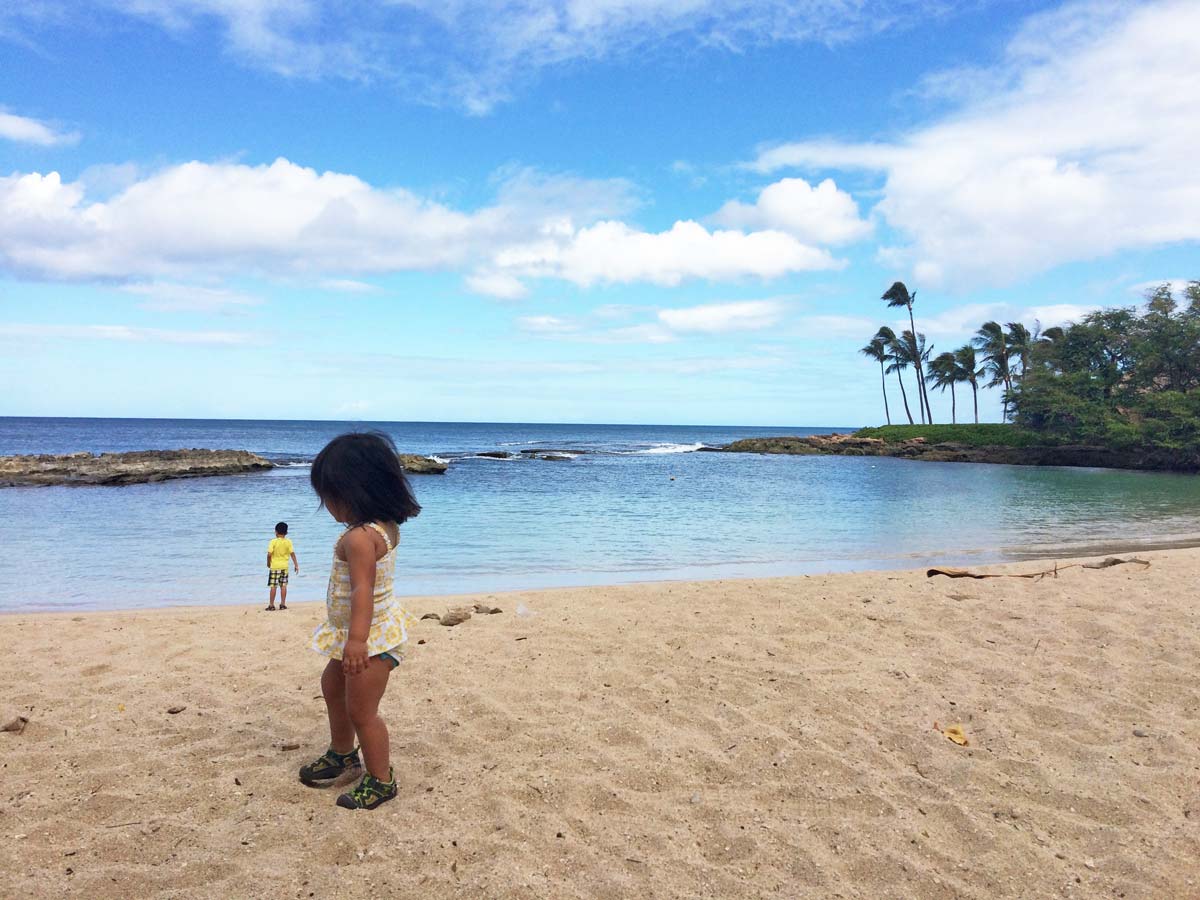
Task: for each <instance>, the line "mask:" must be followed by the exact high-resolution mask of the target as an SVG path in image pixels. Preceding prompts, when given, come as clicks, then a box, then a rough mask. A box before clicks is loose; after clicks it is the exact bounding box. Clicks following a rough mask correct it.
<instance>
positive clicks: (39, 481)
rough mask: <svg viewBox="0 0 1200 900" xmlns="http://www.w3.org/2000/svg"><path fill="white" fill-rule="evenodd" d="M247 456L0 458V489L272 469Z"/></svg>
mask: <svg viewBox="0 0 1200 900" xmlns="http://www.w3.org/2000/svg"><path fill="white" fill-rule="evenodd" d="M274 466H275V464H274V463H272V462H271V461H270V460H268V459H263V458H262V457H261V456H257V455H255V454H253V453H250V452H249V451H246V450H139V451H136V452H133V453H102V454H100V455H99V456H94V455H92V454H91V453H87V452H82V453H68V454H65V455H62V456H50V455H38V456H0V486H13V485H24V484H36V485H49V484H67V485H85V484H113V485H116V484H139V483H144V482H148V481H166V480H167V479H170V478H199V477H202V476H205V475H236V474H240V473H242V472H255V471H261V470H263V469H271V468H274Z"/></svg>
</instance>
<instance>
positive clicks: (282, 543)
mask: <svg viewBox="0 0 1200 900" xmlns="http://www.w3.org/2000/svg"><path fill="white" fill-rule="evenodd" d="M267 552H268V553H270V554H271V568H272V569H284V570H285V571H286V570H287V567H288V559H289V558H290V557H291V555H292V542H291V541H289V540H288V539H287V538H281V537H277V538H273V539H272V540H271V543H270V544H268V545H267Z"/></svg>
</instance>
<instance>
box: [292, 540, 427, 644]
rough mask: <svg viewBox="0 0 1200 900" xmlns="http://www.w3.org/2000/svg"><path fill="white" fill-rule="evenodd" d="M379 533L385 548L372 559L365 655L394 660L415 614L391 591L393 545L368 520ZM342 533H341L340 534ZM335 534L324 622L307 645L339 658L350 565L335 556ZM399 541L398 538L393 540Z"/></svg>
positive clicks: (346, 629) (345, 629)
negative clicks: (371, 608) (372, 586)
mask: <svg viewBox="0 0 1200 900" xmlns="http://www.w3.org/2000/svg"><path fill="white" fill-rule="evenodd" d="M367 527H369V528H374V529H375V530H376V531H378V532H379V534H380V535H382V536H383V540H384V542H385V543H386V544H387V548H388V552H387V553H386V554H385V555H384V556H382V557H381V558H380V559H378V560H376V562H375V591H374V600H375V611H374V613H373V614H372V616H371V632H370V634H369V635H368V636H367V655H368V656H378V655H379V654H381V653H388V654H390V655H391V656H393V657H394V658H395V659H396V661H397V662H399V661H400V658H401V656H402V655H403V652H404V642H405V641H407V640H408V629H409V628H410V627H411V626H412V625H413V624H414V623H415V622H416V617H415V616H413V614H412V613H410V612H409V611H408V610H407V609H405V608H404V607H403V606H402V605H401V604H400V602H399V601H398V600H397V599H396V596H395V594H394V593H393V592H392V583H393V581H394V579H395V574H396V549H397V548H396V547H393V546H392V540H391V538H389V537H388V533H387V529H386V528H384V527H383V526H382V525H380V524H379V523H378V522H369V523H368V524H367ZM343 536H344V535H343ZM341 541H342V539H341V538H338V541H337V544H334V545H333V570H332V571H331V572H330V573H329V587H328V589H327V590H326V591H325V622H324V623H323V624H322V625H321V626H320V627H319V628H317V630H316V631H314V632H313V636H312V642H311V643H310V644H309V646H310V647H311V649H313V650H315V651H316V652H317V653H320V654H321V655H322V656H329V657H332V658H333V659H341V658H342V648H343V647H344V646H345V644H346V637H347V635H348V634H349V631H350V565H349V563H347V562H346V561H345V560H344V559H338V555H337V546H338V544H340V543H341ZM396 543H397V545H399V541H397V542H396Z"/></svg>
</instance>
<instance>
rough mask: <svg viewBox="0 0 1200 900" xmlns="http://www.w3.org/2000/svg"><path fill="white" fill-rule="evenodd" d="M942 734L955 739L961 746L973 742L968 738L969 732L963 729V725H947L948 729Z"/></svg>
mask: <svg viewBox="0 0 1200 900" xmlns="http://www.w3.org/2000/svg"><path fill="white" fill-rule="evenodd" d="M942 734H944V735H945V736H946V737H948V738H949V739H950V740H952V741H954V743H956V744H958V745H959V746H960V747H966V746H967V745H968V744H970V743H971V742H970V741H968V740H967V733H966V732H965V731H963V727H962V726H961V725H947V726H946V730H945V731H943V732H942Z"/></svg>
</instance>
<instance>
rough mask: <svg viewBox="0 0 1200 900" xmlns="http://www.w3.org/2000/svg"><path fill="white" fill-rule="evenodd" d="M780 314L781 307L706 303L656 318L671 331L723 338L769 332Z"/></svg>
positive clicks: (769, 303) (768, 303)
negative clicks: (732, 335) (728, 333)
mask: <svg viewBox="0 0 1200 900" xmlns="http://www.w3.org/2000/svg"><path fill="white" fill-rule="evenodd" d="M783 313H784V307H783V305H782V304H781V303H777V302H775V301H772V300H745V301H742V302H739V303H709V304H705V305H703V306H691V307H688V308H686V309H664V310H661V311H660V312H659V314H658V318H659V321H661V322H662V323H663V324H664V325H666V326H667V327H668V328H670V329H672V330H673V331H683V332H688V331H699V332H704V333H706V334H723V333H725V332H728V331H760V330H762V329H763V328H769V327H771V326H772V325H774V324H776V323H777V322H778V321H779V320H780V319H781V318H782V317H783Z"/></svg>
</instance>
